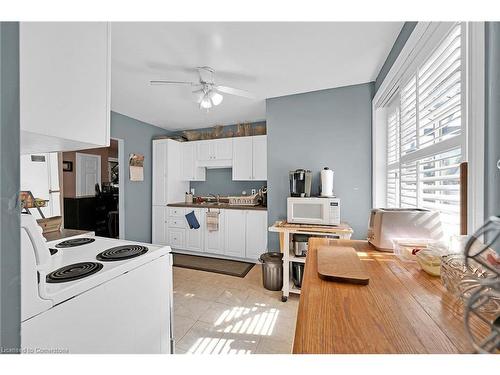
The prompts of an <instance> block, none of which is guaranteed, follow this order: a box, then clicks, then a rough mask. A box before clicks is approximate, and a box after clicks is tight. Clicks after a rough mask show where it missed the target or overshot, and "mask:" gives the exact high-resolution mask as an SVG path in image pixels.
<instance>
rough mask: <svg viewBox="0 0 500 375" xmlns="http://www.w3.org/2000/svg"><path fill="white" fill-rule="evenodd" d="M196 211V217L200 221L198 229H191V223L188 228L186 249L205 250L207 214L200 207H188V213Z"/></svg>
mask: <svg viewBox="0 0 500 375" xmlns="http://www.w3.org/2000/svg"><path fill="white" fill-rule="evenodd" d="M191 211H194V214H195V215H196V219H197V220H198V222H199V223H200V227H199V228H198V229H190V228H189V225H188V226H187V229H186V250H191V251H203V233H204V231H205V220H204V219H205V215H204V213H203V210H202V209H200V208H193V209H191V208H186V214H187V213H189V212H191Z"/></svg>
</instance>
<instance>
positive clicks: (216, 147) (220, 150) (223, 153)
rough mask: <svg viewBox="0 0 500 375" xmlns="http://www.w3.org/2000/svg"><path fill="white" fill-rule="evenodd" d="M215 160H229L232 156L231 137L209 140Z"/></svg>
mask: <svg viewBox="0 0 500 375" xmlns="http://www.w3.org/2000/svg"><path fill="white" fill-rule="evenodd" d="M211 145H212V148H213V156H214V159H215V160H228V159H229V160H231V159H232V158H233V139H232V138H225V139H214V140H213V141H212V142H211Z"/></svg>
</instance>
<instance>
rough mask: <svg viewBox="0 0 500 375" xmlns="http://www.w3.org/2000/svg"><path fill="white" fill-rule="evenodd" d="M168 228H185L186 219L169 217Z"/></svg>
mask: <svg viewBox="0 0 500 375" xmlns="http://www.w3.org/2000/svg"><path fill="white" fill-rule="evenodd" d="M168 227H169V228H181V229H184V228H186V227H187V222H186V218H185V217H184V216H182V217H170V218H169V219H168Z"/></svg>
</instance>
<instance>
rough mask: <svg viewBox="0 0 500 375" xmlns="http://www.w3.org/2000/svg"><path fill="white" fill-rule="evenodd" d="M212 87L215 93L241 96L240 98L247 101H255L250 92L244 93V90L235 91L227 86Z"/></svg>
mask: <svg viewBox="0 0 500 375" xmlns="http://www.w3.org/2000/svg"><path fill="white" fill-rule="evenodd" d="M214 87H215V89H216V90H217V91H220V92H224V93H226V94H231V95H236V96H242V97H244V98H248V99H255V95H254V94H252V93H251V92H248V91H245V90H241V89H236V88H234V87H228V86H214Z"/></svg>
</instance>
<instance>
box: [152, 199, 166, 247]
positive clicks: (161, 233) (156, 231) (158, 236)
mask: <svg viewBox="0 0 500 375" xmlns="http://www.w3.org/2000/svg"><path fill="white" fill-rule="evenodd" d="M151 238H152V240H151V242H152V243H154V244H155V245H167V244H168V240H167V207H162V206H153V217H152V236H151Z"/></svg>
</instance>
